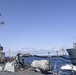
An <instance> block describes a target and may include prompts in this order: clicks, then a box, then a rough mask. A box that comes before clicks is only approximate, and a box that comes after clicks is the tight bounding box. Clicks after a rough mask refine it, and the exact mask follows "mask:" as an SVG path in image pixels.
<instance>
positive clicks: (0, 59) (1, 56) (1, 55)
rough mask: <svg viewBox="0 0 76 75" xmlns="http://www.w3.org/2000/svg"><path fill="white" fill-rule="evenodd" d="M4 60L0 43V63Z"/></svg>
mask: <svg viewBox="0 0 76 75" xmlns="http://www.w3.org/2000/svg"><path fill="white" fill-rule="evenodd" d="M4 62H5V53H4V52H3V47H2V46H1V45H0V63H4Z"/></svg>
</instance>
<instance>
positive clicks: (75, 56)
mask: <svg viewBox="0 0 76 75" xmlns="http://www.w3.org/2000/svg"><path fill="white" fill-rule="evenodd" d="M66 50H67V52H68V53H69V56H70V59H71V62H72V64H73V65H76V43H73V48H70V49H66Z"/></svg>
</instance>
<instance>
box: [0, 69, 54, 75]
mask: <svg viewBox="0 0 76 75" xmlns="http://www.w3.org/2000/svg"><path fill="white" fill-rule="evenodd" d="M0 75H53V74H51V73H48V74H43V73H41V72H35V71H32V70H31V68H28V69H26V70H23V71H18V72H0Z"/></svg>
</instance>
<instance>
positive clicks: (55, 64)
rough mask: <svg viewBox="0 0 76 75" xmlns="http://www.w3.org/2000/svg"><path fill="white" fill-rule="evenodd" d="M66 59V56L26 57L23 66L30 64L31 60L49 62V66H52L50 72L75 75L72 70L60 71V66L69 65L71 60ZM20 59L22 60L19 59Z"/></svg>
mask: <svg viewBox="0 0 76 75" xmlns="http://www.w3.org/2000/svg"><path fill="white" fill-rule="evenodd" d="M66 58H69V56H66V57H65V58H62V57H50V58H49V57H48V58H40V57H35V56H32V57H26V58H24V59H25V64H28V63H29V64H31V63H32V61H33V60H42V59H46V60H50V64H51V65H52V72H54V71H57V73H61V74H60V75H76V73H75V71H73V70H68V69H67V70H62V69H61V66H64V65H66V64H71V60H68V59H66ZM21 59H22V58H21Z"/></svg>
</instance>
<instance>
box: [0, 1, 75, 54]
mask: <svg viewBox="0 0 76 75" xmlns="http://www.w3.org/2000/svg"><path fill="white" fill-rule="evenodd" d="M0 13H1V14H2V16H0V21H2V20H3V21H4V22H5V24H4V25H0V44H2V45H3V46H4V50H5V51H7V50H8V49H9V48H10V49H11V51H14V52H15V51H18V50H20V49H21V48H26V47H30V48H36V49H38V50H39V49H45V50H50V52H52V53H53V52H54V51H53V50H52V49H53V48H54V47H57V48H61V47H65V48H69V47H72V43H73V42H76V34H75V32H76V0H0ZM32 52H33V50H32ZM41 52H44V51H43V50H40V53H41ZM45 53H46V51H45Z"/></svg>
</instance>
